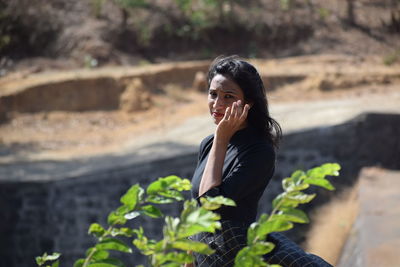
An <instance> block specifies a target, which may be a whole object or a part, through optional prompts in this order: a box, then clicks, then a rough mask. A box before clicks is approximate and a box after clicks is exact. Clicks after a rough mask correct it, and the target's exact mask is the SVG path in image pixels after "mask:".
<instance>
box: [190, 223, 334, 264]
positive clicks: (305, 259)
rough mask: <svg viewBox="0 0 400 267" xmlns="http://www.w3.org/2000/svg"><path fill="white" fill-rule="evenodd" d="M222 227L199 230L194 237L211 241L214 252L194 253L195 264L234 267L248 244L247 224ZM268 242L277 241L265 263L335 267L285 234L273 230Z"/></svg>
mask: <svg viewBox="0 0 400 267" xmlns="http://www.w3.org/2000/svg"><path fill="white" fill-rule="evenodd" d="M221 224H222V229H221V230H219V231H217V232H216V233H214V234H212V233H200V234H198V235H195V236H193V237H191V239H192V240H195V241H200V242H203V243H206V244H208V245H209V246H210V247H211V248H212V249H214V250H215V253H213V254H211V255H202V254H197V253H194V256H195V266H196V267H232V266H233V265H234V260H235V256H236V254H237V253H238V252H239V250H240V249H242V248H243V247H244V246H245V245H246V237H247V227H246V225H244V224H241V223H237V222H232V221H221ZM268 241H270V242H273V243H274V244H275V248H274V250H273V251H272V252H271V253H268V254H267V255H265V256H264V258H265V260H266V262H268V263H270V264H279V265H281V266H283V267H332V266H331V265H330V264H328V263H327V262H326V261H324V260H323V259H321V258H320V257H318V256H316V255H313V254H309V253H306V252H304V251H303V250H302V249H301V248H300V247H299V246H298V245H296V243H294V242H292V241H291V240H289V239H288V238H286V237H285V236H284V235H282V234H279V233H272V234H269V235H268Z"/></svg>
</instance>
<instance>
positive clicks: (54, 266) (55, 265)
mask: <svg viewBox="0 0 400 267" xmlns="http://www.w3.org/2000/svg"><path fill="white" fill-rule="evenodd" d="M59 265H60V262H59V261H55V262H53V264H52V265H51V267H58V266H59Z"/></svg>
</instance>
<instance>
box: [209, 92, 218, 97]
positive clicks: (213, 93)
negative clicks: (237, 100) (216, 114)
mask: <svg viewBox="0 0 400 267" xmlns="http://www.w3.org/2000/svg"><path fill="white" fill-rule="evenodd" d="M209 95H210V96H211V97H216V96H217V93H215V92H209Z"/></svg>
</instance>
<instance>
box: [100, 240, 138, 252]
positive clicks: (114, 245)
mask: <svg viewBox="0 0 400 267" xmlns="http://www.w3.org/2000/svg"><path fill="white" fill-rule="evenodd" d="M96 248H97V249H99V250H117V251H121V252H126V253H132V249H131V248H130V247H129V246H128V245H126V244H125V243H124V242H122V241H121V240H118V239H115V238H106V239H104V240H102V241H100V242H99V243H98V244H97V245H96Z"/></svg>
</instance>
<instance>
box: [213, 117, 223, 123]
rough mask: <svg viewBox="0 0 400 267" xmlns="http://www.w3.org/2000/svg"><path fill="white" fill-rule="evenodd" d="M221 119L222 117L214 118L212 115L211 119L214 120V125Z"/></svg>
mask: <svg viewBox="0 0 400 267" xmlns="http://www.w3.org/2000/svg"><path fill="white" fill-rule="evenodd" d="M221 120H222V118H215V117H213V121H214V124H215V125H218V124H219V122H220V121H221Z"/></svg>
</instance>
